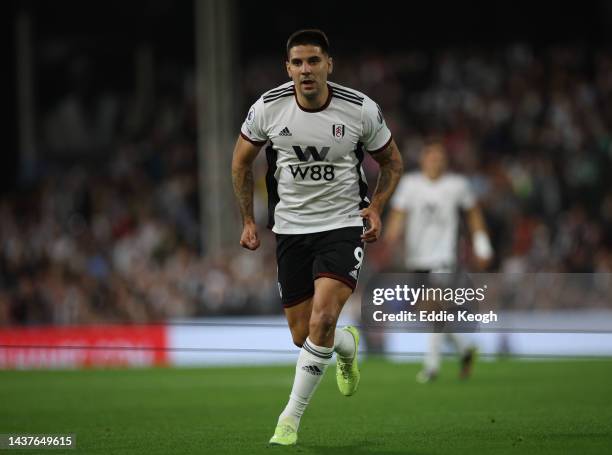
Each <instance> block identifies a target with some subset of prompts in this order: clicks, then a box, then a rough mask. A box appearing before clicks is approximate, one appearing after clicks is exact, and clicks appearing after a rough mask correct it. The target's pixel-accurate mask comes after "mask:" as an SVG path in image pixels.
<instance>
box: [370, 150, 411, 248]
mask: <svg viewBox="0 0 612 455" xmlns="http://www.w3.org/2000/svg"><path fill="white" fill-rule="evenodd" d="M372 158H374V160H376V162H377V163H378V164H379V165H380V170H379V172H378V181H377V182H376V189H375V190H374V195H373V196H372V203H371V204H370V206H369V207H368V208H367V209H363V210H362V211H361V216H362V217H363V218H365V219H366V220H367V221H368V222H369V225H370V226H369V229H368V230H367V231H366V232H364V234H363V236H362V239H363V240H365V241H366V242H375V241H376V240H377V239H378V237H379V236H380V233H381V230H382V222H381V221H380V215H381V213H382V211H383V209H384V207H385V204H386V203H387V201H388V200H389V198H390V197H391V195H392V194H393V191H395V187H396V186H397V182H399V179H400V177H401V176H402V173H403V171H404V166H403V164H402V156H401V155H400V152H399V150H398V148H397V145H396V144H395V141H394V140H391V143H390V144H389V145H388V146H387V148H386V149H385V150H383V151H382V152H378V153H376V154H374V155H372Z"/></svg>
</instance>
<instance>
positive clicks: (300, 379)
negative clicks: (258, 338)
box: [270, 235, 331, 445]
mask: <svg viewBox="0 0 612 455" xmlns="http://www.w3.org/2000/svg"><path fill="white" fill-rule="evenodd" d="M307 240H308V238H307V237H306V236H304V235H295V236H285V235H279V236H277V250H276V255H277V261H278V284H279V291H280V293H281V299H282V301H283V307H284V309H285V315H286V317H287V322H288V324H289V329H290V330H291V337H292V339H293V342H294V343H295V344H296V346H299V347H301V349H300V353H299V355H298V359H297V364H296V368H295V376H294V380H293V386H292V389H291V393H290V395H289V401H288V403H287V405H286V406H285V408H284V409H283V411H282V412H281V414H280V416H279V418H278V423H277V426H276V430H275V431H274V435H273V436H272V439H270V443H271V444H279V445H293V444H295V443H296V442H297V430H298V427H299V425H300V419H301V418H302V415H303V413H304V410H305V409H306V406H307V405H308V401H309V400H310V396H311V395H312V393H313V391H314V389H315V388H316V386H317V385H318V383H319V380H320V377H321V376H322V370H321V368H320V367H317V366H316V364H315V362H313V361H312V360H313V359H312V355H311V354H310V352H308V351H307V350H306V349H305V348H304V344H305V341H306V339H307V337H308V330H309V326H308V322H309V320H310V314H311V312H312V296H313V295H314V284H313V282H312V264H313V260H314V255H313V254H312V251H311V248H309V246H308V241H307ZM330 357H331V355H330ZM315 360H316V359H315ZM326 361H327V362H329V360H328V359H326ZM304 367H307V368H304ZM310 367H312V368H310ZM315 367H316V368H315ZM317 369H318V370H319V371H317ZM317 373H318V374H317Z"/></svg>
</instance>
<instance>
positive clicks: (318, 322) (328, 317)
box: [310, 312, 336, 333]
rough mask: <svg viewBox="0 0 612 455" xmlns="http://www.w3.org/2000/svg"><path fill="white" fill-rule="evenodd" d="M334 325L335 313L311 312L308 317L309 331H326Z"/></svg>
mask: <svg viewBox="0 0 612 455" xmlns="http://www.w3.org/2000/svg"><path fill="white" fill-rule="evenodd" d="M335 326H336V315H335V314H333V313H328V312H321V313H317V314H313V315H312V317H311V318H310V331H311V332H318V333H321V332H323V333H327V332H329V331H331V330H333V328H334V327H335Z"/></svg>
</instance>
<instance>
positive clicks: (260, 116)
mask: <svg viewBox="0 0 612 455" xmlns="http://www.w3.org/2000/svg"><path fill="white" fill-rule="evenodd" d="M240 135H241V136H242V138H243V139H244V140H247V141H249V142H250V143H251V144H253V145H257V146H261V145H264V144H265V143H266V142H267V141H268V136H267V134H266V133H265V128H264V103H263V98H259V99H258V100H257V101H256V102H255V104H253V105H252V106H251V109H249V113H248V114H247V116H246V118H245V119H244V122H243V123H242V127H241V128H240Z"/></svg>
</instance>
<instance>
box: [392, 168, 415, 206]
mask: <svg viewBox="0 0 612 455" xmlns="http://www.w3.org/2000/svg"><path fill="white" fill-rule="evenodd" d="M409 185H410V180H409V179H408V176H407V175H404V176H403V177H402V178H401V179H400V181H399V184H398V185H397V188H396V190H395V192H394V193H393V196H392V197H391V208H392V209H393V210H399V211H402V212H406V211H408V209H409V208H410V207H409V205H410V194H409V191H410V190H409Z"/></svg>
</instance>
